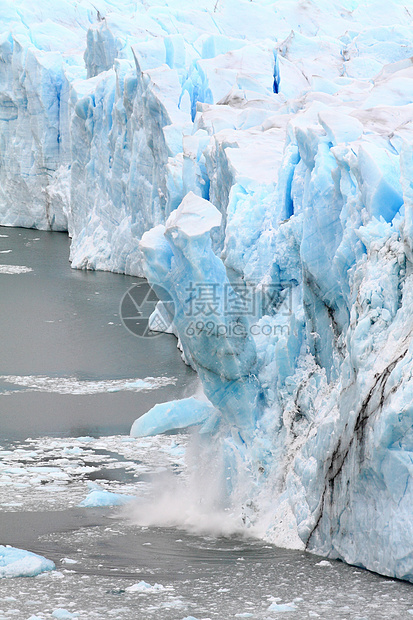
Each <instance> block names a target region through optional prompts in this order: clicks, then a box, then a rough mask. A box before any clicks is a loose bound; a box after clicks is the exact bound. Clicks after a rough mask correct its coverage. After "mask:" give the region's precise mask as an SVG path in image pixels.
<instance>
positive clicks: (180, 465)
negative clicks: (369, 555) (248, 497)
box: [0, 227, 413, 620]
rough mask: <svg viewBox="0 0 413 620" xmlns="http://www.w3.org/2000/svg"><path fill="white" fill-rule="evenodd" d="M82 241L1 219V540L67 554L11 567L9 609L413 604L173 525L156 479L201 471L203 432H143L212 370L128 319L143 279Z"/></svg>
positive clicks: (102, 611)
mask: <svg viewBox="0 0 413 620" xmlns="http://www.w3.org/2000/svg"><path fill="white" fill-rule="evenodd" d="M68 254H69V239H68V237H67V236H66V235H64V234H60V233H47V232H39V231H34V230H25V229H11V228H4V227H3V228H1V227H0V301H1V323H0V339H1V340H0V341H1V351H2V355H1V359H0V364H1V368H0V504H1V513H0V544H3V545H6V544H9V545H13V546H16V547H20V548H23V549H27V550H30V551H34V552H36V553H40V554H42V555H44V556H46V557H47V558H49V559H51V560H53V561H54V562H55V564H56V568H57V570H56V571H54V572H50V573H44V574H42V575H40V576H38V577H36V578H24V579H23V578H17V579H3V580H1V581H0V620H4V619H6V618H7V619H10V618H17V619H18V620H28V619H29V618H31V617H32V616H33V617H36V618H42V619H49V618H50V619H51V618H53V615H52V614H53V612H54V611H55V610H57V609H66V610H67V611H68V612H70V613H71V614H72V617H78V618H80V619H81V620H82V619H110V618H114V619H115V620H117V619H119V620H121V619H122V620H123V619H125V620H150V619H154V620H183V619H188V618H196V619H197V620H206V619H211V620H212V619H217V620H229V619H232V618H234V619H235V618H252V619H253V620H254V619H255V620H269V619H272V620H274V619H275V618H279V617H281V618H286V619H287V618H296V619H301V618H321V619H322V620H329V619H331V620H345V619H352V620H365V619H368V620H377V619H383V620H388V619H390V618H394V619H402V618H407V619H408V618H412V617H413V585H411V584H408V583H403V582H400V581H397V580H393V579H387V578H384V577H380V576H378V575H375V574H373V573H369V572H368V571H365V570H362V569H360V568H357V567H352V566H346V565H345V564H343V563H341V562H335V561H329V562H326V561H323V559H322V558H319V557H317V556H313V555H310V554H307V553H303V552H298V551H289V550H285V549H279V548H276V547H274V546H272V545H269V544H267V543H265V542H263V541H258V540H254V539H252V538H248V537H247V536H242V535H241V534H237V535H235V534H234V535H232V536H227V537H225V536H219V535H212V533H211V532H208V531H205V532H203V533H201V532H200V531H198V532H197V533H195V531H194V530H191V531H186V530H185V529H184V527H183V526H184V521H185V519H184V518H183V521H182V529H181V528H177V527H163V526H161V525H160V524H159V523H160V522H161V521H162V519H158V520H157V518H156V515H154V507H153V505H152V506H151V503H150V501H151V500H150V497H151V493H152V494H153V491H154V489H155V491H156V489H160V488H161V484H160V482H159V481H160V480H162V477H163V476H165V475H166V474H168V472H169V475H170V476H172V477H174V478H176V479H179V477H180V476H181V477H182V478H183V479H184V478H185V475H186V474H185V463H184V453H185V448H186V446H187V444H188V442H189V441H191V438H190V436H189V435H187V434H185V433H182V434H175V435H166V436H162V437H156V438H147V439H144V440H140V439H136V440H135V439H131V438H130V437H129V430H130V427H131V424H132V422H133V421H134V420H135V419H136V418H137V417H139V416H140V415H142V414H143V413H144V412H145V411H147V410H148V409H149V408H150V407H152V406H153V405H154V404H155V403H157V402H163V401H167V400H171V399H173V398H182V397H185V396H189V395H191V394H193V393H195V392H196V390H197V386H198V382H197V379H196V376H195V374H194V373H193V372H192V371H191V370H190V369H189V368H188V367H187V366H185V364H183V362H182V361H181V358H180V353H179V351H178V350H177V348H176V340H175V338H174V337H173V336H171V335H167V334H161V335H159V336H158V337H156V338H153V339H151V338H147V339H142V338H137V337H134V336H133V335H131V334H130V333H129V332H128V331H127V330H126V329H125V328H124V327H123V325H122V323H121V321H120V319H119V304H120V301H121V299H122V297H123V295H124V294H125V292H126V291H127V290H128V289H129V288H130V287H131V286H132V285H139V286H141V287H142V291H143V292H144V291H145V290H146V289H145V287H147V285H146V283H145V282H144V281H143V280H140V279H138V278H132V277H128V276H124V275H119V274H112V273H104V272H92V271H89V272H85V271H74V270H72V269H71V268H70V264H69V262H68ZM169 479H170V478H169ZM167 480H168V478H167ZM93 488H102V489H106V490H111V491H114V492H117V493H124V494H129V495H135V496H138V497H140V498H141V499H142V502H143V504H142V506H143V508H144V509H145V507H146V508H147V517H148V519H147V522H145V523H143V522H139V523H138V522H137V520H136V519H134V518H133V514H132V513H131V512H130V511H129V512H128V511H125V509H119V508H99V509H98V508H84V507H83V508H82V507H79V504H80V503H81V501H82V500H84V498H85V497H86V496H87V495H88V493H89V492H90V490H91V489H93ZM145 502H146V503H145ZM187 503H189V504H190V501H188V502H187ZM174 509H175V510H176V506H175V507H174ZM180 509H181V510H182V515H185V514H186V512H185V511H187V509H188V506H186V505H182V506H181V507H180ZM163 510H165V511H167V510H168V505H167V504H165V503H164V504H163ZM195 529H196V528H195ZM142 581H143V582H145V583H146V584H148V585H147V586H145V585H142V584H141V582H142ZM139 584H140V585H139ZM67 617H70V616H67Z"/></svg>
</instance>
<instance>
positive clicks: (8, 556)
mask: <svg viewBox="0 0 413 620" xmlns="http://www.w3.org/2000/svg"><path fill="white" fill-rule="evenodd" d="M55 568H56V567H55V565H54V563H53V562H52V561H51V560H46V558H44V557H43V556H41V555H37V554H36V553H31V552H30V551H25V550H24V549H16V547H10V546H8V545H6V546H4V545H0V578H5V577H36V576H37V575H40V573H44V572H45V571H51V570H55Z"/></svg>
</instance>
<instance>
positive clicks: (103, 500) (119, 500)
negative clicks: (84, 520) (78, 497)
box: [78, 489, 135, 508]
mask: <svg viewBox="0 0 413 620" xmlns="http://www.w3.org/2000/svg"><path fill="white" fill-rule="evenodd" d="M134 499H135V497H134V496H133V495H124V494H121V493H111V492H110V491H99V490H96V489H95V490H93V491H91V492H90V493H89V494H88V495H87V496H86V497H85V499H84V500H82V501H81V502H80V504H78V505H79V506H81V507H82V508H103V507H105V506H124V505H125V504H128V503H129V502H131V501H132V500H134Z"/></svg>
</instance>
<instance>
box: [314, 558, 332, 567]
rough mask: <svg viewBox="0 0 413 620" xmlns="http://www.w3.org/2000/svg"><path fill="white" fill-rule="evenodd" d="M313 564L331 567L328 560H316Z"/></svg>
mask: <svg viewBox="0 0 413 620" xmlns="http://www.w3.org/2000/svg"><path fill="white" fill-rule="evenodd" d="M315 566H323V567H326V568H328V567H332V566H333V565H332V564H331V562H329V561H328V560H321V562H317V564H316V565H315Z"/></svg>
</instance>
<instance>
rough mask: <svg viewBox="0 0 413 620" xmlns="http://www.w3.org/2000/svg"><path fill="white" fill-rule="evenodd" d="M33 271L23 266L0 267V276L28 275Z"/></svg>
mask: <svg viewBox="0 0 413 620" xmlns="http://www.w3.org/2000/svg"><path fill="white" fill-rule="evenodd" d="M30 271H33V269H32V268H31V267H25V266H24V265H0V274H5V275H15V274H20V273H30Z"/></svg>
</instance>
